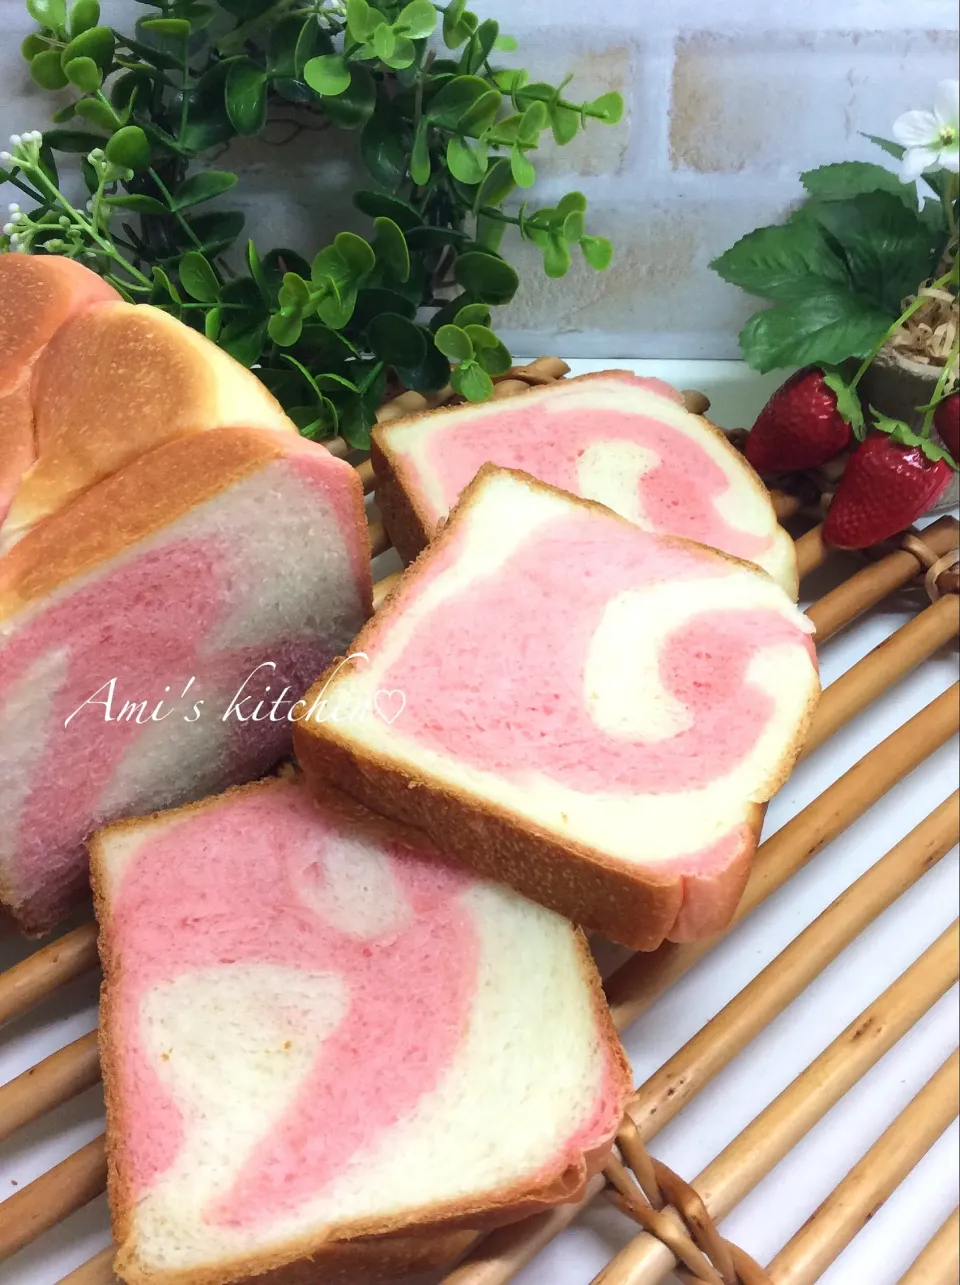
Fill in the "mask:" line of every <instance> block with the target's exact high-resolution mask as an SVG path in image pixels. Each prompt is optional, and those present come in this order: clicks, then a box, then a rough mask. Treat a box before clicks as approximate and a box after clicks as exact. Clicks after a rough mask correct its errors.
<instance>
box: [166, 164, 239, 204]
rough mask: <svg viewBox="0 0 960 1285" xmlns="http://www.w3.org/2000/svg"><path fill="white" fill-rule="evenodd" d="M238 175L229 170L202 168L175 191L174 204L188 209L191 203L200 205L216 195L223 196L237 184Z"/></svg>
mask: <svg viewBox="0 0 960 1285" xmlns="http://www.w3.org/2000/svg"><path fill="white" fill-rule="evenodd" d="M236 182H237V176H236V174H231V173H229V171H227V170H200V171H199V173H197V174H193V175H191V177H190V178H188V179H185V180H184V182H182V183H181V184H180V186H179V187H178V188H177V189H176V190H175V191H174V193H173V198H174V206H175V208H176V209H178V210H186V209H188V208H189V207H190V206H191V205H199V204H200V203H201V202H202V201H209V200H211V199H212V198H213V197H215V196H221V195H222V194H223V193H224V192H229V191H230V189H231V188H232V187H235V186H236Z"/></svg>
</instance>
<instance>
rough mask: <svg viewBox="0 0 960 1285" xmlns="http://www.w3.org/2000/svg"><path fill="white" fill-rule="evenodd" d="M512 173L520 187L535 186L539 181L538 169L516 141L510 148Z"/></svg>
mask: <svg viewBox="0 0 960 1285" xmlns="http://www.w3.org/2000/svg"><path fill="white" fill-rule="evenodd" d="M510 173H511V174H512V175H513V177H514V180H515V182H516V183H517V184H518V186H520V187H533V185H534V183H535V182H536V181H537V171H536V170H535V169H534V168H533V165H532V163H531V162H530V161H528V160H527V158H526V156H525V155H524V153H523V152H522V151H521V149H520V148H519V147H518V146H517V144H516V143H514V145H513V147H512V148H511V149H510Z"/></svg>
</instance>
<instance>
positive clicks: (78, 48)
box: [60, 27, 116, 74]
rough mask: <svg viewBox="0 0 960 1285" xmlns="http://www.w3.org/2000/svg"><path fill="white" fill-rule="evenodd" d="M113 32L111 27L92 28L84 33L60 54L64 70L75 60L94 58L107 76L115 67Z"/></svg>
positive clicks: (75, 37)
mask: <svg viewBox="0 0 960 1285" xmlns="http://www.w3.org/2000/svg"><path fill="white" fill-rule="evenodd" d="M115 43H116V42H115V40H114V36H113V32H112V31H111V30H110V28H109V27H90V28H89V29H88V30H87V31H82V32H80V34H79V35H78V36H74V38H73V40H71V41H70V43H69V44H68V45H67V47H66V48H65V49H64V50H63V51H62V52H61V54H60V61H61V62H62V64H63V66H64V69H66V66H67V63H68V62H72V61H73V59H74V58H92V59H93V61H94V62H95V63H96V64H97V66H98V67H99V68H100V70H101V71H102V72H103V73H104V74H106V73H107V72H108V71H109V70H110V68H111V67H112V65H113V54H114V48H115Z"/></svg>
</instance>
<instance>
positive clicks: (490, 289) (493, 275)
mask: <svg viewBox="0 0 960 1285" xmlns="http://www.w3.org/2000/svg"><path fill="white" fill-rule="evenodd" d="M454 275H455V276H456V279H457V281H458V282H459V283H460V285H462V286H463V288H464V290H469V292H470V294H471V295H473V297H474V299H476V300H478V301H479V302H480V303H493V304H503V303H509V302H510V300H511V299H512V298H513V296H514V295H515V294H516V292H517V287H518V286H519V285H520V278H519V277H518V276H517V274H516V272H515V271H514V269H513V268H511V266H510V264H509V263H506V262H505V261H504V260H503V259H500V258H498V257H497V256H496V255H493V254H486V253H485V252H484V251H482V250H468V251H467V253H466V254H461V255H460V256H459V257H458V259H457V262H456V264H455V266H454Z"/></svg>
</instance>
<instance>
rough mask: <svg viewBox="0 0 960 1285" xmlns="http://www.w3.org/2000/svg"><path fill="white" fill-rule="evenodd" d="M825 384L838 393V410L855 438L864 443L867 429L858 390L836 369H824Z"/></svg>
mask: <svg viewBox="0 0 960 1285" xmlns="http://www.w3.org/2000/svg"><path fill="white" fill-rule="evenodd" d="M823 382H824V383H825V384H826V386H827V387H828V388H831V389H833V391H834V392H835V393H836V395H837V410H838V411H839V412H840V414H841V416H842V417H843V419H844V420H845V421H846V422H847V423H848V424H849V425H850V427H851V428H852V429H853V432H854V436H855V437H856V438H857V439H858V441H861V442H862V441H863V439H864V437H865V436H866V433H867V429H866V424H865V423H864V418H863V407H862V406H861V405H860V398H859V397H858V396H857V391H856V389H855V388H852V387H851V386H850V383H849V381H848V380H847V379H845V378H844V375H843V372H842V371H841V370H839V369H837V368H835V367H834V368H829V367H827V368H825V369H824V371H823Z"/></svg>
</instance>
